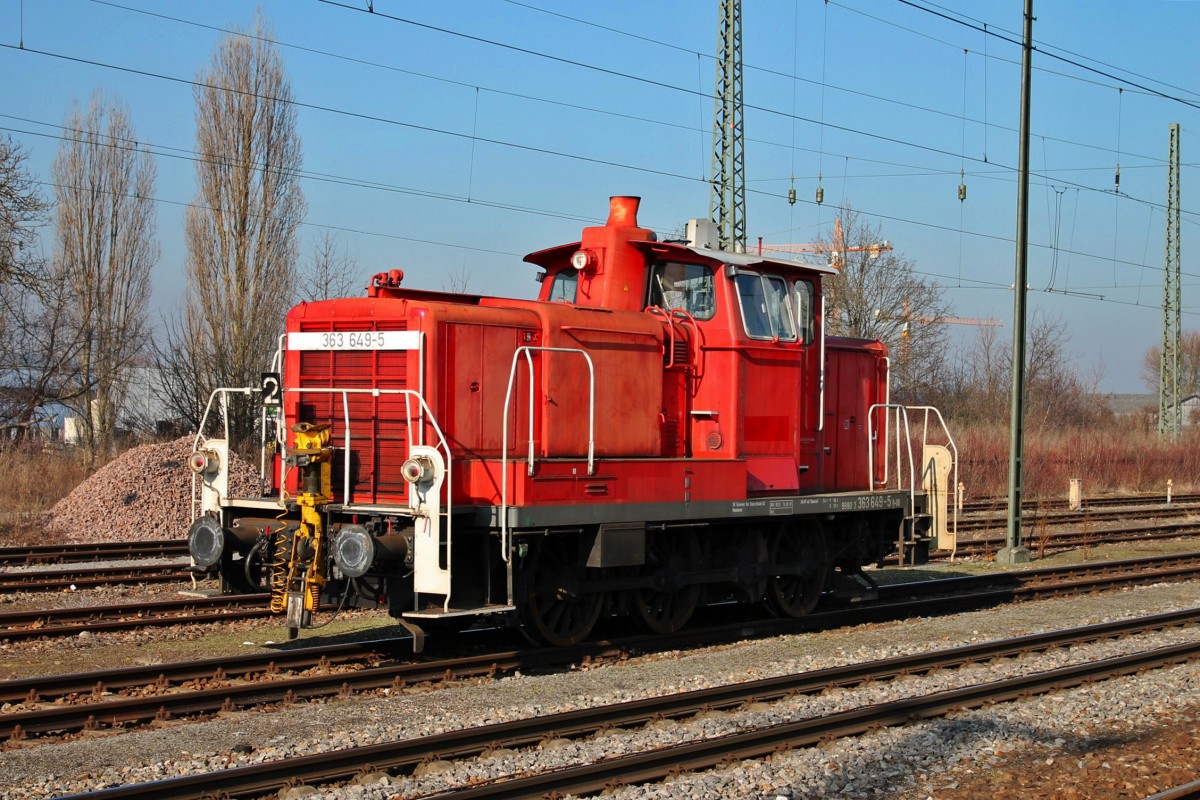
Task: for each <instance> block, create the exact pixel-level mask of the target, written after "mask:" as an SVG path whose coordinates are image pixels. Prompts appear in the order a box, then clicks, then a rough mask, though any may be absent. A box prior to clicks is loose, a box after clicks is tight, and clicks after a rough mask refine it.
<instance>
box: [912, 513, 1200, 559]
mask: <svg viewBox="0 0 1200 800" xmlns="http://www.w3.org/2000/svg"><path fill="white" fill-rule="evenodd" d="M959 532H960V533H961V532H962V528H961V527H960V529H959ZM1197 534H1200V518H1196V519H1185V520H1183V521H1179V522H1173V523H1164V522H1157V521H1156V522H1149V523H1146V524H1143V525H1125V526H1122V527H1121V528H1119V529H1118V528H1113V529H1109V530H1094V529H1091V528H1088V527H1086V525H1085V526H1083V527H1081V528H1078V529H1069V530H1054V531H1052V530H1047V531H1046V532H1045V535H1044V536H1043V535H1040V534H1037V533H1035V534H1034V535H1033V536H1026V537H1025V539H1024V542H1025V546H1026V547H1028V548H1029V549H1030V550H1031V551H1034V552H1037V551H1039V550H1040V551H1044V552H1057V551H1061V550H1074V549H1077V548H1082V547H1095V546H1097V545H1101V544H1127V543H1130V542H1152V541H1162V540H1169V539H1179V538H1182V537H1185V536H1195V535H1197ZM1005 537H1006V534H994V535H975V536H971V537H970V538H960V539H959V541H958V547H957V549H956V550H955V551H954V554H955V556H963V557H978V556H990V555H993V554H995V552H996V551H997V550H999V549H1000V548H1001V547H1004V546H1005V544H1006V538H1005ZM929 555H930V557H931V558H949V557H950V551H949V550H932V551H930V554H929Z"/></svg>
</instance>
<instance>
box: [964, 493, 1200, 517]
mask: <svg viewBox="0 0 1200 800" xmlns="http://www.w3.org/2000/svg"><path fill="white" fill-rule="evenodd" d="M1176 503H1179V504H1181V505H1182V504H1187V503H1200V492H1173V493H1172V494H1171V502H1170V503H1169V504H1168V503H1167V496H1166V494H1164V493H1161V492H1153V493H1147V494H1133V495H1100V496H1097V497H1089V498H1087V500H1086V501H1084V506H1085V507H1086V508H1120V507H1122V506H1155V505H1161V506H1174V505H1175V504H1176ZM1007 505H1008V498H1007V497H991V498H983V499H980V500H973V501H971V502H969V503H963V507H962V510H963V513H966V514H973V513H977V512H989V511H994V512H1000V511H1003V510H1004V509H1005V508H1006V507H1007ZM1067 506H1068V501H1067V500H1065V499H1062V498H1053V499H1043V500H1030V499H1026V500H1024V501H1023V502H1022V503H1021V507H1022V509H1028V510H1030V511H1037V510H1038V509H1039V508H1041V509H1059V508H1066V507H1067Z"/></svg>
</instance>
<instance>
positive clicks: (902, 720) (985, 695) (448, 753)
mask: <svg viewBox="0 0 1200 800" xmlns="http://www.w3.org/2000/svg"><path fill="white" fill-rule="evenodd" d="M1197 622H1200V609H1189V610H1187V611H1180V612H1171V613H1168V614H1157V615H1153V616H1149V617H1144V618H1136V619H1132V620H1123V621H1120V622H1109V623H1103V624H1099V625H1089V626H1084V627H1081V628H1074V629H1067V630H1060V631H1053V632H1049V633H1043V634H1032V635H1027V636H1021V637H1016V638H1012V639H1005V640H998V641H991V642H984V643H980V644H973V645H967V646H963V647H956V648H952V649H948V650H941V651H935V652H931V653H922V654H917V655H911V656H903V657H896V658H889V659H884V660H879V661H873V662H868V663H865V664H851V665H846V666H841V667H834V668H829V669H823V670H818V671H812V672H805V673H799V674H791V675H784V676H780V677H773V678H765V679H761V680H757V681H749V682H745V683H736V684H732V685H725V686H718V687H714V688H710V689H702V690H697V691H690V692H685V693H681V694H675V695H669V696H664V697H654V698H649V699H645V700H636V701H630V702H624V703H618V704H614V705H606V706H600V707H593V708H587V709H582V710H579V711H572V712H566V713H559V714H550V715H542V716H536V717H532V718H527V719H521V720H517V721H512V722H504V723H495V724H490V725H480V726H476V727H472V728H469V729H465V730H456V731H451V732H447V733H444V734H440V735H434V736H425V737H421V738H418V739H408V740H401V741H397V742H388V743H384V744H377V745H370V746H363V747H353V748H346V749H341V750H333V751H329V752H325V753H319V754H315V755H310V756H303V757H298V758H289V759H286V760H279V761H268V762H264V763H259V764H254V765H250V766H243V767H235V768H228V769H224V770H219V771H216V772H210V773H205V774H200V775H191V776H187V777H181V778H173V779H166V780H160V781H155V782H152V783H146V784H134V785H126V786H120V787H115V788H111V789H105V790H100V791H97V792H91V793H89V794H87V795H86V796H87V797H90V798H93V799H94V800H115V799H116V798H122V800H128V799H130V798H145V797H165V796H169V797H174V798H202V797H206V796H217V795H218V794H221V793H224V794H223V795H222V796H229V797H250V796H260V795H263V794H266V793H270V792H276V791H279V790H280V789H282V788H284V787H288V786H292V787H294V786H297V785H298V784H310V785H311V784H330V783H338V782H342V781H347V780H350V779H352V778H356V777H357V778H359V779H361V777H362V775H363V773H364V772H369V771H386V772H395V773H404V772H409V771H411V770H413V769H415V768H416V766H417V765H418V764H420V763H422V762H423V761H425V760H427V759H428V758H430V757H431V754H437V755H436V757H437V758H438V759H451V758H453V759H467V758H474V757H478V756H480V755H482V754H483V753H485V752H487V751H489V750H493V749H495V748H497V747H504V748H518V747H532V746H534V745H537V744H539V743H540V742H543V741H545V740H546V739H548V738H564V737H569V738H575V737H586V736H591V735H594V734H596V733H599V732H600V731H602V730H605V729H612V728H630V727H633V726H638V725H644V724H646V723H649V722H652V721H660V720H683V719H687V718H689V717H693V716H695V715H697V714H700V713H711V712H713V711H721V710H730V709H736V708H739V707H742V706H745V705H747V704H750V703H766V702H774V701H778V700H780V699H783V698H786V697H789V696H792V695H796V694H815V693H819V692H822V691H826V690H828V689H831V688H835V687H854V686H858V685H861V684H865V683H868V682H871V681H885V680H892V679H895V678H897V677H900V676H909V675H919V674H925V673H928V672H931V671H933V670H939V669H955V668H958V667H961V666H964V665H967V664H973V663H977V662H980V661H985V660H990V659H997V658H1007V657H1012V656H1017V655H1021V654H1026V653H1034V652H1040V651H1043V650H1047V649H1050V648H1060V647H1069V646H1073V645H1078V644H1084V643H1089V642H1094V641H1098V640H1103V639H1111V638H1117V637H1122V636H1130V635H1135V634H1137V633H1144V632H1147V631H1154V630H1161V629H1163V628H1166V627H1175V626H1181V625H1194V624H1196V623H1197ZM1195 658H1200V642H1188V643H1185V644H1179V645H1174V646H1168V647H1161V648H1156V649H1152V650H1145V651H1141V652H1135V653H1129V654H1126V655H1122V656H1118V657H1114V658H1106V659H1103V660H1099V661H1095V662H1090V663H1086V664H1080V665H1075V666H1070V667H1063V668H1059V669H1054V670H1050V671H1044V672H1035V673H1032V674H1028V675H1023V676H1019V677H1015V678H1010V679H1007V680H1002V681H989V682H985V683H981V684H971V685H967V686H964V687H960V688H957V689H952V690H946V691H940V692H935V693H933V694H928V695H923V696H917V697H910V698H906V699H902V700H898V701H894V702H888V703H882V704H878V705H872V706H866V707H862V708H857V709H854V710H851V711H846V712H842V713H836V714H833V715H829V716H824V717H816V718H810V719H804V720H800V721H796V722H785V723H781V724H776V725H770V726H763V727H754V728H748V729H743V730H740V731H738V732H736V733H732V734H727V735H724V736H718V737H715V738H710V739H704V740H701V741H692V742H689V743H687V744H683V745H674V746H666V747H661V748H659V749H655V750H652V751H649V752H641V753H638V754H635V755H627V756H617V757H613V758H608V759H604V760H601V761H598V762H593V763H587V764H582V765H578V766H572V767H564V768H561V769H557V770H554V771H553V772H549V773H539V774H533V775H529V774H522V775H519V776H518V777H514V778H502V779H495V780H491V781H487V782H484V783H478V784H475V785H471V786H468V787H465V788H461V789H456V790H451V791H450V792H447V793H443V794H439V795H438V796H439V797H452V798H458V799H459V800H466V798H484V797H486V798H518V797H530V796H543V794H544V793H547V792H551V791H552V792H555V793H557V796H561V794H566V793H574V794H588V793H594V792H599V791H602V790H603V789H605V788H607V787H612V786H619V785H625V784H635V783H644V782H647V781H656V780H661V779H663V778H666V777H668V776H669V775H671V774H677V773H679V772H683V771H697V770H702V769H709V768H713V767H717V766H720V765H722V764H725V763H730V762H736V761H740V760H742V759H748V758H764V757H767V756H769V755H771V754H772V753H774V752H777V751H778V750H779V749H780V748H795V747H805V746H811V745H814V744H819V743H822V742H827V741H829V740H831V739H835V738H841V737H849V736H857V735H860V734H863V733H865V732H868V731H871V730H873V729H876V728H879V727H885V726H886V727H891V726H900V725H905V724H908V723H910V722H912V721H914V720H920V719H927V718H933V717H939V716H944V715H947V714H950V713H957V712H960V711H962V710H965V709H972V708H978V707H981V706H983V705H987V704H992V703H997V702H1006V701H1010V700H1015V699H1018V698H1026V697H1029V696H1031V695H1034V694H1044V693H1052V692H1059V691H1063V690H1064V689H1068V688H1071V687H1074V686H1078V685H1081V684H1083V683H1087V682H1094V681H1097V680H1105V679H1108V678H1112V677H1117V676H1121V675H1129V674H1133V673H1136V672H1139V671H1142V670H1146V669H1154V668H1159V667H1163V666H1169V665H1174V664H1178V663H1181V662H1184V661H1187V660H1191V659H1195ZM77 796H78V797H83V796H84V795H77ZM1185 796H1186V795H1185Z"/></svg>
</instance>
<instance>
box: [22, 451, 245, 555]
mask: <svg viewBox="0 0 1200 800" xmlns="http://www.w3.org/2000/svg"><path fill="white" fill-rule="evenodd" d="M194 441H195V440H194V437H191V436H182V437H180V438H178V439H175V440H173V441H170V442H163V443H161V444H147V445H142V446H141V447H134V448H132V449H129V450H126V451H125V452H124V453H122V454H121V455H120V456H118V457H117V458H115V459H114V460H112V461H110V462H109V463H107V464H105V465H104V466H103V467H101V468H100V469H98V470H96V472H95V473H93V474H92V476H91V477H89V478H88V479H87V480H85V481H84V482H83V483H81V484H79V486H77V487H75V489H74V490H73V491H72V492H71V493H70V494H68V495H67V496H66V497H64V498H63V499H62V500H60V501H58V502H57V503H56V504H55V505H54V507H53V508H51V509H50V511H49V512H47V514H46V518H45V520H44V527H45V529H46V531H47V534H48V541H60V542H143V541H153V540H157V539H182V538H184V537H185V536H187V530H188V526H189V525H190V524H191V521H192V518H191V509H192V491H193V488H192V487H193V483H192V478H193V475H192V473H191V471H190V470H189V469H188V457H189V456H191V454H192V444H193V442H194ZM230 462H231V463H230V466H229V483H230V493H231V494H232V495H234V496H235V497H247V496H253V495H257V494H258V491H259V482H258V469H257V467H255V466H253V465H251V464H248V463H247V462H246V461H245V460H243V459H241V458H239V457H238V456H237V455H235V454H231V456H230Z"/></svg>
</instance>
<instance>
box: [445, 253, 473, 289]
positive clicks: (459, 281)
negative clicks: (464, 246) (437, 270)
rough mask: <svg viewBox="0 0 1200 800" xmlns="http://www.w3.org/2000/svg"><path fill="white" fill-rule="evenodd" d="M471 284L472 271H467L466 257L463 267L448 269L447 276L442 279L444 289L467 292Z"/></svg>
mask: <svg viewBox="0 0 1200 800" xmlns="http://www.w3.org/2000/svg"><path fill="white" fill-rule="evenodd" d="M470 285H471V273H469V272H468V271H467V262H466V260H465V259H464V260H463V265H462V266H461V267H459V268H458V269H451V270H447V271H446V277H445V278H444V279H443V280H442V291H443V292H454V293H456V294H466V293H467V287H468V286H470Z"/></svg>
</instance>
